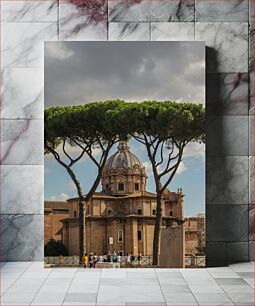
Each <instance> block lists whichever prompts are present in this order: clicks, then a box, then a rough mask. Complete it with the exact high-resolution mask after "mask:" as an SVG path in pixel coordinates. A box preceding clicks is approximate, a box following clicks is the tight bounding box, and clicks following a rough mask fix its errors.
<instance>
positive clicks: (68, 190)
mask: <svg viewBox="0 0 255 306" xmlns="http://www.w3.org/2000/svg"><path fill="white" fill-rule="evenodd" d="M204 53H205V49H204V43H203V42H47V43H45V73H44V79H45V81H44V82H45V93H44V96H45V107H49V106H56V105H72V104H84V103H88V102H94V101H103V100H109V99H123V100H126V101H144V100H175V101H180V102H194V103H202V104H204V101H205V55H204ZM129 145H130V149H131V151H132V152H133V153H135V154H136V155H137V156H138V157H139V158H140V160H141V161H142V162H143V164H144V166H145V167H146V170H147V175H148V183H147V186H148V188H147V189H148V190H150V191H154V190H155V188H154V182H153V177H152V175H151V170H150V165H149V162H148V159H147V156H146V152H145V150H144V148H143V147H141V146H140V145H138V144H137V143H136V142H135V141H131V142H130V144H129ZM115 150H116V148H113V150H112V153H113V152H114V151H115ZM75 170H76V171H77V174H78V177H79V178H80V180H81V181H82V185H83V187H84V189H85V191H86V190H88V188H89V186H90V184H91V183H92V181H93V178H94V175H95V169H94V168H93V166H92V165H91V164H90V162H89V160H88V159H86V158H84V159H83V160H82V161H81V162H80V163H79V164H78V165H77V166H76V168H75ZM87 173H90V176H89V177H88V175H86V174H87ZM204 177H205V174H204V146H203V145H199V144H194V145H190V146H188V148H187V149H186V152H185V154H184V159H183V163H182V165H181V167H180V169H179V171H178V174H177V175H176V177H175V179H174V181H173V182H172V184H171V186H169V187H170V189H171V190H176V189H177V188H178V187H182V188H183V190H184V193H185V195H186V196H185V215H195V214H196V213H198V212H202V211H204V205H205V204H204V198H205V195H204V192H205V188H204ZM99 190H100V188H99ZM74 195H75V188H74V187H73V184H72V182H71V180H70V179H69V177H68V175H67V174H66V173H65V171H64V170H63V169H62V168H61V166H59V165H57V164H56V162H55V161H54V160H53V159H52V158H51V157H49V156H48V157H47V158H46V159H45V198H46V199H65V198H68V197H70V196H74Z"/></svg>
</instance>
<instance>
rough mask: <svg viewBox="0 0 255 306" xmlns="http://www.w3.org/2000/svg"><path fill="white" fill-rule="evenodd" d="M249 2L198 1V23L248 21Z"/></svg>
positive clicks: (242, 0) (233, 0)
mask: <svg viewBox="0 0 255 306" xmlns="http://www.w3.org/2000/svg"><path fill="white" fill-rule="evenodd" d="M248 16H249V3H248V1H247V0H231V1H221V2H220V3H219V1H218V0H210V1H205V0H196V21H207V22H208V21H248Z"/></svg>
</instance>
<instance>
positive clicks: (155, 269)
mask: <svg viewBox="0 0 255 306" xmlns="http://www.w3.org/2000/svg"><path fill="white" fill-rule="evenodd" d="M153 270H154V273H155V275H156V278H157V281H158V284H159V288H160V291H161V294H162V296H163V299H164V301H165V305H167V302H166V298H165V295H164V293H163V290H162V288H161V284H160V281H159V278H158V273H157V271H156V269H155V268H154V269H153Z"/></svg>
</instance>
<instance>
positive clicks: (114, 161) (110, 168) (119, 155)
mask: <svg viewBox="0 0 255 306" xmlns="http://www.w3.org/2000/svg"><path fill="white" fill-rule="evenodd" d="M116 170H124V171H127V170H129V171H134V172H140V171H141V170H143V165H142V164H141V162H140V160H139V159H138V158H137V157H136V156H135V155H134V154H133V153H131V152H130V151H129V147H128V144H127V142H126V141H121V142H120V143H119V145H118V151H117V152H116V153H114V154H113V155H112V156H110V157H109V159H108V160H107V161H106V164H105V169H104V172H105V173H110V172H115V171H116Z"/></svg>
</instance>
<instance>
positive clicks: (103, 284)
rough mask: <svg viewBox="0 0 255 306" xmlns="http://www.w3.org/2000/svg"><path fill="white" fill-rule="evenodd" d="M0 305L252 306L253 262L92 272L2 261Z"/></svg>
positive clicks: (95, 270) (35, 263)
mask: <svg viewBox="0 0 255 306" xmlns="http://www.w3.org/2000/svg"><path fill="white" fill-rule="evenodd" d="M0 305H41V306H42V305H126V306H128V305H130V306H131V305H138V306H140V305H151V306H152V305H153V306H154V305H155V306H159V305H240V306H245V305H254V263H251V262H249V263H240V264H235V265H230V266H228V267H221V268H205V269H91V270H90V269H82V268H46V269H45V268H44V267H43V263H41V262H8V263H1V300H0Z"/></svg>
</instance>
